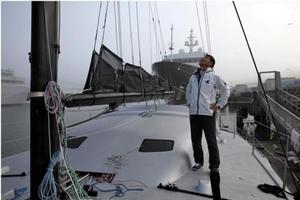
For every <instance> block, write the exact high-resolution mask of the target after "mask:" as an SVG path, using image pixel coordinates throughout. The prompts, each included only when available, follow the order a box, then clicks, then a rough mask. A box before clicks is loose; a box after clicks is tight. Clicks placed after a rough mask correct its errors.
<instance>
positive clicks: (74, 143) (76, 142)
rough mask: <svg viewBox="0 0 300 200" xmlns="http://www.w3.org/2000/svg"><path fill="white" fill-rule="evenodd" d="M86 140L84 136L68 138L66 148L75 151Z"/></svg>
mask: <svg viewBox="0 0 300 200" xmlns="http://www.w3.org/2000/svg"><path fill="white" fill-rule="evenodd" d="M86 139H87V137H86V136H82V137H76V138H72V137H69V138H68V143H67V147H68V148H70V149H77V148H78V147H79V146H80V145H81V144H82V143H83V142H84V141H85V140H86Z"/></svg>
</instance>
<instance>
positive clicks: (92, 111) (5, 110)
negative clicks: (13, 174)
mask: <svg viewBox="0 0 300 200" xmlns="http://www.w3.org/2000/svg"><path fill="white" fill-rule="evenodd" d="M104 107H105V106H91V107H87V108H72V109H66V114H65V122H66V125H70V124H73V123H75V122H79V121H82V120H85V119H88V118H90V117H92V116H94V115H96V114H98V113H99V112H101V111H102V110H103V108H104ZM29 145H30V104H29V103H27V104H20V105H12V106H1V157H2V158H3V157H6V156H9V155H13V154H16V153H20V152H23V151H27V150H29Z"/></svg>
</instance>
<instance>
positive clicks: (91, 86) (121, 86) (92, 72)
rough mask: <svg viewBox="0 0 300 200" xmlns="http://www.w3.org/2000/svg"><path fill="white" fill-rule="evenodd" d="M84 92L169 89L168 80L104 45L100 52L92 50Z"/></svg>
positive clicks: (139, 91)
mask: <svg viewBox="0 0 300 200" xmlns="http://www.w3.org/2000/svg"><path fill="white" fill-rule="evenodd" d="M84 90H85V93H93V94H97V93H107V92H109V93H111V92H121V93H155V92H164V91H170V90H171V88H170V86H169V83H168V81H166V80H164V79H163V78H161V77H159V76H151V75H150V74H149V73H148V72H147V71H146V70H144V69H143V68H141V67H139V66H135V65H132V64H128V63H127V64H125V67H124V69H123V60H122V58H120V57H119V56H117V55H116V54H114V53H113V52H112V51H111V50H109V49H108V48H107V47H106V46H104V45H102V47H101V50H100V53H99V54H97V52H96V51H93V54H92V59H91V63H90V69H89V74H88V77H87V80H86V83H85V86H84Z"/></svg>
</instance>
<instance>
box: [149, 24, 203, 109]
mask: <svg viewBox="0 0 300 200" xmlns="http://www.w3.org/2000/svg"><path fill="white" fill-rule="evenodd" d="M195 38H196V37H195V36H194V34H193V29H191V30H190V35H189V37H187V39H188V40H187V41H185V44H184V46H186V47H188V48H189V52H185V51H184V49H180V50H179V51H178V53H175V54H173V53H172V51H173V50H174V48H173V41H172V40H173V27H172V28H171V46H170V48H169V49H170V51H171V54H170V55H167V56H165V57H164V59H163V60H162V61H160V62H156V63H154V64H152V72H153V73H154V74H155V75H158V76H161V77H163V78H164V79H167V80H169V82H170V84H171V86H172V87H173V88H174V89H175V95H174V98H173V101H172V103H174V104H185V103H186V99H185V89H186V86H187V83H188V80H189V78H190V76H191V75H192V73H193V72H194V71H195V70H196V69H197V68H198V67H199V64H198V63H199V60H200V58H201V57H203V56H204V51H203V49H202V48H198V49H197V51H194V48H195V47H197V46H198V45H199V43H198V41H197V40H195Z"/></svg>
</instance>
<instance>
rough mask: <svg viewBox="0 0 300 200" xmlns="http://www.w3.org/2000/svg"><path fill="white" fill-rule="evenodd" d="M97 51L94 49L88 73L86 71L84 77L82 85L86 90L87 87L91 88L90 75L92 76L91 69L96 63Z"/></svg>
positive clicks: (92, 69)
mask: <svg viewBox="0 0 300 200" xmlns="http://www.w3.org/2000/svg"><path fill="white" fill-rule="evenodd" d="M98 56H99V55H98V53H97V52H96V51H95V50H94V51H93V53H92V59H91V63H90V69H89V73H88V76H87V78H86V82H85V85H84V88H83V90H88V89H92V85H91V83H92V76H93V71H94V69H95V67H96V64H97V59H98Z"/></svg>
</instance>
